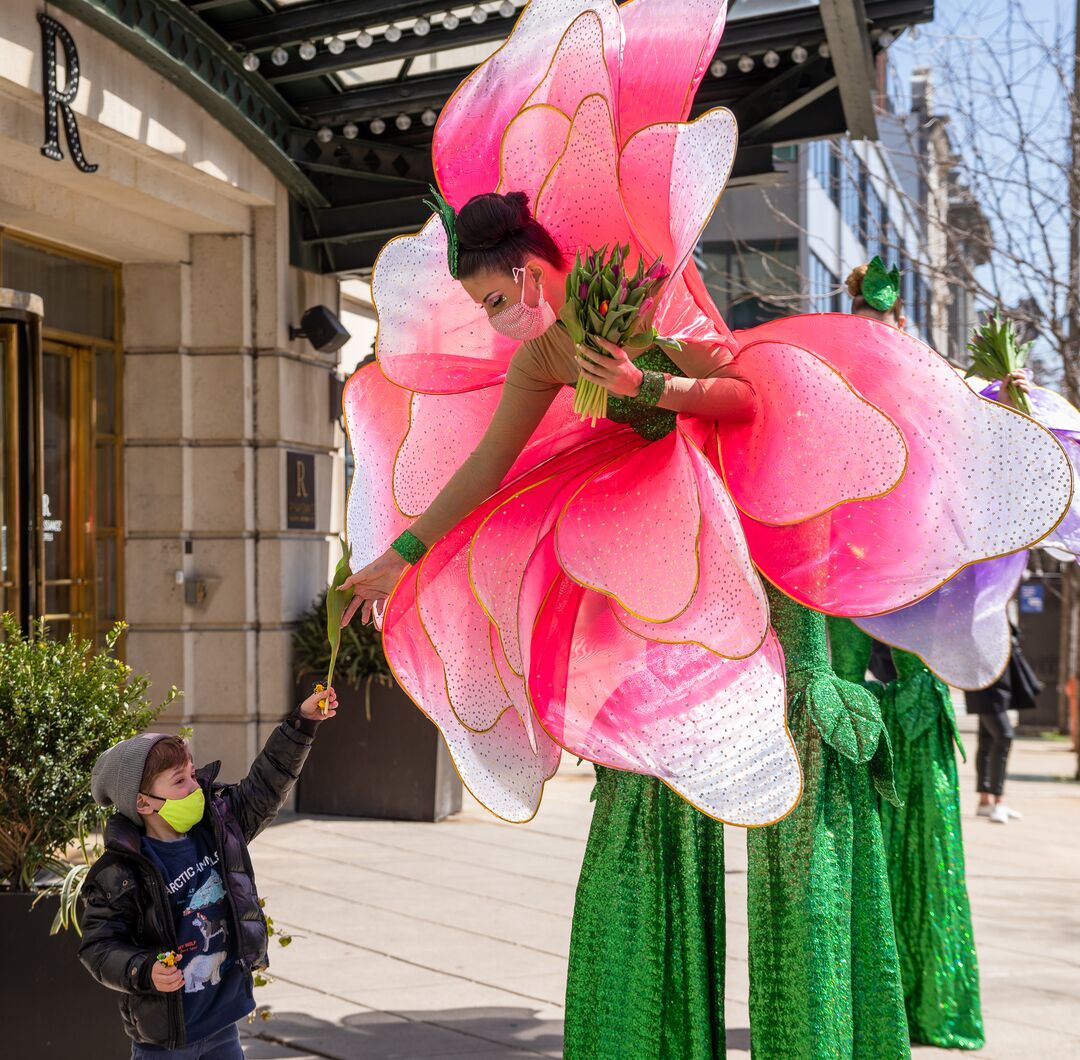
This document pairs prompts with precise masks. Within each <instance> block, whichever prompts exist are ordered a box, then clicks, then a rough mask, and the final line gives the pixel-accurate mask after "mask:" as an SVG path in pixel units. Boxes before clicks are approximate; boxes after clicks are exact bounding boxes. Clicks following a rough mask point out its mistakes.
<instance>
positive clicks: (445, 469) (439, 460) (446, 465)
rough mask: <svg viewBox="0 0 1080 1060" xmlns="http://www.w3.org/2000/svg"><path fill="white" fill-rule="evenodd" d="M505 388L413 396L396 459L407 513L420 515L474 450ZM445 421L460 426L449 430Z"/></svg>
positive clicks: (398, 491) (399, 494) (397, 492)
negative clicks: (407, 425)
mask: <svg viewBox="0 0 1080 1060" xmlns="http://www.w3.org/2000/svg"><path fill="white" fill-rule="evenodd" d="M501 391H502V388H501V387H488V388H487V389H485V390H477V391H472V392H470V393H467V394H449V395H436V394H413V395H412V400H411V402H410V408H409V433H408V434H407V435H406V436H405V439H404V441H403V442H402V444H401V448H400V449H399V450H398V452H397V457H396V459H395V461H394V497H395V499H396V501H397V506H398V507H399V508H400V509H401V511H403V512H404V513H405V514H406V515H410V516H412V518H414V519H415V518H416V517H417V516H419V515H421V514H422V513H423V511H424V510H425V509H426V508H427V506H428V505H429V504H430V503H431V502H432V501H433V500H434V499H435V497H436V495H437V494H438V492H439V490H441V489H442V488H443V486H445V485H446V483H447V482H448V481H449V479H450V476H451V475H453V473H454V472H455V471H457V469H458V468H459V467H461V465H462V464H463V463H464V461H465V458H466V457H467V456H468V455H469V454H470V453H471V452H472V451H473V450H474V449H475V448H476V445H477V443H478V442H479V441H480V438H481V436H482V434H483V430H484V426H485V425H486V424H488V423H490V422H491V417H492V414H493V413H494V412H495V406H496V405H498V403H499V397H500V395H501ZM447 423H454V424H456V425H457V428H458V429H457V430H453V431H448V430H447V429H446V425H447Z"/></svg>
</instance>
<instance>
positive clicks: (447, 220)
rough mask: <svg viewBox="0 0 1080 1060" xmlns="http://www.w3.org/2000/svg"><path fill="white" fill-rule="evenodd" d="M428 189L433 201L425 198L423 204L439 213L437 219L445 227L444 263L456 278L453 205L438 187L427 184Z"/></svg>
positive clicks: (454, 215)
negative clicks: (440, 192)
mask: <svg viewBox="0 0 1080 1060" xmlns="http://www.w3.org/2000/svg"><path fill="white" fill-rule="evenodd" d="M428 189H429V190H430V191H431V194H432V197H433V198H434V199H435V201H434V202H431V201H430V200H428V199H425V200H424V205H425V206H430V207H431V209H432V210H433V211H434V212H435V213H437V214H438V215H439V220H440V221H442V226H443V228H445V229H446V263H447V265H448V266H449V267H450V275H451V276H453V277H454V279H455V280H456V279H457V278H458V234H457V214H456V213H455V212H454V208H453V206H451V205H450V203H448V202H447V201H446V200H445V199H444V198H443V197H442V196H441V195H440V194H439V190H438V188H436V187H435V186H434V185H433V184H429V185H428Z"/></svg>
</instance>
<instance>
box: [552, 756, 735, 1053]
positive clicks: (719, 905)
mask: <svg viewBox="0 0 1080 1060" xmlns="http://www.w3.org/2000/svg"><path fill="white" fill-rule="evenodd" d="M593 797H594V798H595V800H596V808H595V810H594V811H593V819H592V827H591V829H590V831H589V843H588V846H587V847H586V850H585V863H584V865H583V866H582V869H581V879H580V881H579V883H578V889H577V901H576V903H575V905H574V928H573V934H572V936H571V940H570V970H569V975H568V979H567V987H566V1030H565V1043H564V1055H565V1056H566V1057H567V1058H568V1060H714V1058H717V1057H722V1056H724V1051H725V1047H724V955H725V949H724V836H723V827H722V825H720V824H719V823H718V822H716V821H713V820H711V819H710V818H708V817H706V816H705V815H704V814H703V813H699V812H698V811H697V810H695V809H694V808H693V807H692V806H690V805H689V804H688V803H686V802H684V801H683V799H681V798H680V797H679V796H678V795H676V794H675V793H674V792H673V791H671V790H670V789H669V788H666V787H665V786H664V785H663V784H661V783H660V781H658V780H655V779H654V778H652V777H646V776H641V775H639V774H637V773H623V772H618V771H616V770H613V769H602V768H598V769H597V782H596V789H595V791H594V796H593Z"/></svg>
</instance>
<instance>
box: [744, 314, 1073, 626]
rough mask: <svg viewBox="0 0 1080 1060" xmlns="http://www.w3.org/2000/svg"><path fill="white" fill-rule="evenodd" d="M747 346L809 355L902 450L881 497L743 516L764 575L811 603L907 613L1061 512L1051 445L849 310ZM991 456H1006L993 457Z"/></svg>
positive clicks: (1064, 494)
mask: <svg viewBox="0 0 1080 1060" xmlns="http://www.w3.org/2000/svg"><path fill="white" fill-rule="evenodd" d="M739 338H740V340H741V341H742V342H743V343H745V344H749V343H753V342H758V341H767V342H778V343H790V344H792V345H796V346H801V347H803V348H805V349H809V350H813V351H814V352H815V353H816V354H817V355H818V356H819V357H821V358H822V359H823V360H824V361H825V362H826V363H827V364H829V365H830V366H831V367H832V368H834V369H835V370H836V371H838V372H839V373H840V374H841V375H842V376H843V377H844V378H845V379H846V380H847V381H848V382H849V383H850V384H851V385H852V386H853V387H854V388H855V389H856V390H857V391H858V392H859V394H861V395H862V396H863V397H864V398H865V399H866V400H867V401H869V402H870V403H871V404H873V405H874V406H876V407H877V408H878V409H880V410H881V411H882V412H883V413H885V415H886V416H888V417H889V418H890V419H891V420H892V421H893V422H894V423H895V424H896V425H897V426H898V427H899V428H900V431H901V433H902V434H903V436H904V442H905V444H906V445H907V449H908V464H907V469H906V471H905V473H904V477H903V479H902V481H901V482H900V484H899V485H898V486H897V487H896V488H895V489H894V490H892V491H891V492H889V493H887V494H886V495H885V496H884V497H881V498H878V499H875V500H868V501H856V502H853V503H851V504H844V505H841V506H840V507H839V508H835V509H833V510H832V511H830V512H828V513H826V514H824V515H822V516H819V517H818V518H816V519H809V520H806V521H804V522H801V523H798V524H796V525H794V526H790V527H775V526H765V525H764V524H762V523H760V522H756V521H754V520H752V519H749V518H744V519H743V527H744V529H745V531H746V536H747V540H748V541H749V542H750V550H751V552H752V553H753V556H754V560H755V562H756V563H757V564H758V566H759V568H760V569H761V570H762V571H763V572H764V574H765V575H766V577H767V578H768V579H769V580H770V581H771V582H772V583H773V584H775V585H778V586H780V588H781V589H783V591H784V592H785V593H787V594H788V595H790V596H792V597H794V598H795V599H797V600H799V601H801V602H803V603H805V604H807V605H808V606H812V607H814V608H817V609H819V610H822V611H827V612H829V613H830V614H841V615H864V616H865V615H872V614H879V613H881V612H884V611H889V610H893V609H895V608H897V607H904V606H906V605H908V604H911V603H914V602H915V601H916V600H919V599H921V598H922V597H923V596H926V595H927V594H928V593H930V592H933V590H934V589H936V588H938V587H939V586H940V585H942V584H943V583H944V582H945V581H946V580H947V579H949V578H951V577H952V576H953V575H955V574H956V573H958V572H959V571H960V570H961V569H962V568H963V567H964V566H966V565H967V564H969V563H973V562H976V561H979V560H984V559H989V558H991V557H993V556H1000V555H1005V554H1006V553H1009V552H1015V551H1017V550H1018V549H1022V548H1026V547H1028V546H1029V545H1031V544H1032V543H1033V542H1035V541H1037V540H1039V538H1041V537H1042V536H1043V535H1045V534H1047V533H1049V532H1050V531H1051V530H1052V529H1053V528H1054V526H1055V525H1056V524H1057V522H1058V520H1059V519H1060V518H1061V517H1062V514H1063V513H1064V511H1065V510H1066V508H1067V506H1068V504H1069V500H1070V497H1071V472H1070V468H1069V463H1068V460H1067V459H1066V457H1065V454H1064V452H1063V451H1062V449H1061V446H1060V445H1059V444H1058V443H1057V442H1056V441H1055V439H1054V437H1053V436H1052V435H1051V434H1050V433H1049V432H1048V431H1047V430H1045V429H1044V428H1043V427H1040V426H1039V424H1037V423H1036V422H1035V421H1034V420H1031V419H1028V418H1027V417H1025V416H1022V415H1021V414H1020V413H1018V412H1015V411H1013V410H1012V409H1008V408H1005V407H1004V406H1003V405H999V404H997V403H996V402H993V401H987V400H985V399H983V398H980V397H979V396H978V395H977V394H974V393H973V392H972V391H971V390H970V389H969V388H968V387H967V385H966V384H965V383H964V381H963V379H962V378H961V377H960V375H959V374H958V373H957V372H956V371H955V370H954V369H953V368H952V366H951V365H950V364H949V363H948V361H946V360H945V359H944V358H943V357H941V356H939V355H938V354H937V353H935V352H934V351H933V350H931V349H930V348H929V347H928V346H925V345H924V344H923V343H921V342H920V341H919V340H918V339H916V338H914V337H912V336H910V335H906V334H904V333H903V332H901V331H898V330H897V329H896V328H893V327H891V326H889V325H887V324H882V323H879V322H877V321H874V320H867V319H865V318H862V317H856V316H849V315H846V314H842V313H826V314H815V315H810V316H796V317H786V318H784V319H781V320H776V321H771V322H770V323H768V324H763V325H762V326H760V327H757V328H754V329H752V330H751V331H747V332H742V333H740V335H739ZM997 453H1008V454H1009V459H1008V460H1007V461H1001V460H997V459H990V458H988V456H987V454H997ZM808 456H809V454H808ZM817 456H819V457H820V458H822V459H826V460H828V459H830V458H831V453H828V452H820V451H819V452H818V453H817ZM792 485H793V488H795V487H796V486H797V485H798V480H793V484H792Z"/></svg>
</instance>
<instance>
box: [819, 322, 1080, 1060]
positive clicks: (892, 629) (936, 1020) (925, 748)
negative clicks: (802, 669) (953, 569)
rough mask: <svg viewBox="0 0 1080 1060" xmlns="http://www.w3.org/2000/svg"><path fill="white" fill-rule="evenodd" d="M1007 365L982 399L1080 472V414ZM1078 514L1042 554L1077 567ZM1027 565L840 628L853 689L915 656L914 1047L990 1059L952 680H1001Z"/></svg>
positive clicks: (893, 863) (904, 674) (904, 869)
mask: <svg viewBox="0 0 1080 1060" xmlns="http://www.w3.org/2000/svg"><path fill="white" fill-rule="evenodd" d="M1009 331H1010V329H1009V328H1008V326H1007V325H1006V328H1004V329H1001V328H1000V323H999V322H998V321H997V320H996V318H995V320H994V321H992V322H991V324H990V325H988V326H987V328H985V329H983V336H984V337H985V335H986V334H987V333H989V334H990V335H991V337H996V338H1000V337H1001V336H1002V335H1004V336H1006V339H1007V338H1008V333H1009ZM976 341H978V339H977V340H976ZM1005 344H1006V346H1007V345H1008V344H1009V343H1008V341H1006V343H1005ZM1001 365H1002V366H1001V377H1000V378H999V379H997V380H995V381H994V382H993V383H991V384H990V385H989V386H987V387H986V388H985V389H984V390H983V391H982V394H983V396H985V397H987V398H996V399H998V400H1001V401H1003V402H1006V403H1008V404H1010V405H1014V403H1017V402H1022V403H1023V411H1024V412H1026V413H1028V414H1031V415H1034V416H1035V418H1036V419H1038V420H1039V422H1041V423H1042V424H1043V425H1044V426H1046V427H1047V428H1048V429H1050V430H1051V431H1052V432H1053V433H1054V434H1055V436H1056V437H1057V438H1058V440H1059V442H1060V443H1061V445H1062V447H1063V449H1064V450H1065V452H1066V454H1067V455H1068V457H1069V459H1070V462H1071V463H1072V464H1073V466H1074V467H1075V466H1076V465H1077V464H1080V413H1077V412H1076V410H1075V409H1073V408H1072V407H1071V406H1070V405H1068V404H1067V403H1066V402H1064V401H1063V400H1062V399H1061V398H1059V397H1058V396H1057V395H1055V394H1053V393H1051V392H1049V391H1046V390H1043V389H1041V388H1032V387H1030V385H1029V384H1028V382H1027V379H1026V376H1025V374H1024V372H1023V370H1022V361H1021V362H1020V363H1019V365H1016V364H1014V363H1013V358H1012V357H1011V356H1009V355H1006V356H1005V357H1004V358H1003V359H1002V362H1001ZM1078 504H1080V496H1078V495H1077V494H1076V493H1075V492H1074V495H1073V502H1072V504H1071V505H1070V507H1069V510H1068V512H1067V513H1066V515H1065V517H1064V518H1063V520H1062V521H1061V523H1060V524H1059V525H1058V526H1057V527H1056V528H1055V529H1054V530H1053V532H1052V533H1051V534H1050V535H1049V536H1048V537H1047V538H1044V539H1043V541H1042V542H1041V543H1040V544H1041V547H1046V548H1050V549H1052V550H1053V551H1054V552H1055V554H1057V555H1062V554H1064V555H1065V556H1068V557H1070V558H1071V557H1073V556H1075V555H1076V554H1077V553H1078V552H1080V514H1078V513H1077V505H1078ZM1026 563H1027V551H1026V550H1023V551H1020V552H1017V553H1014V554H1012V555H1008V556H1004V557H1002V558H1000V559H992V560H987V561H984V562H982V563H977V564H973V565H972V566H970V567H968V568H967V569H966V570H964V571H963V572H961V573H960V574H959V575H958V576H957V577H956V578H954V579H952V580H951V581H950V582H949V583H948V584H946V585H945V586H944V587H943V588H941V589H940V590H938V591H937V592H935V593H932V594H931V595H930V596H928V597H926V598H924V599H923V600H921V601H919V602H918V603H917V604H915V605H913V606H911V607H907V608H903V609H901V610H898V611H895V612H893V613H891V614H887V615H881V616H878V617H875V618H863V619H858V620H857V626H856V625H855V624H852V623H851V622H847V621H844V620H840V621H837V620H833V621H831V622H830V634H831V637H832V646H833V659H834V664H835V665H836V667H837V672H841V669H844V671H845V673H846V675H847V676H848V677H849V678H850V679H854V676H853V675H854V674H855V673H856V672H857V673H858V674H859V679H861V677H862V675H863V674H865V672H866V666H867V662H868V660H869V654H870V634H873V635H874V636H876V637H879V638H881V639H884V640H886V641H887V642H891V643H893V644H894V645H904V646H907V647H910V648H912V649H913V651H904V650H903V648H901V647H893V649H892V656H893V660H894V662H895V664H896V669H897V677H896V680H894V681H892V682H890V683H889V685H888V686H886V687H884V688H881V694H882V712H883V715H884V718H885V724H886V727H887V728H888V730H889V733H890V736H891V739H892V744H893V751H894V759H895V762H896V789H897V794H898V796H899V798H900V805H899V806H895V805H891V804H888V803H884V802H883V803H882V806H881V819H882V830H883V834H884V840H885V846H886V851H887V855H888V862H889V880H890V890H891V894H892V903H893V910H894V918H895V923H896V935H897V945H898V949H899V955H900V963H901V971H902V975H903V981H904V995H905V1002H906V1007H907V1015H908V1024H909V1028H910V1033H911V1040H912V1041H913V1042H918V1043H922V1044H927V1045H936V1046H939V1047H942V1048H956V1049H979V1048H981V1047H982V1045H983V1044H984V1040H985V1036H984V1031H983V1022H982V1012H981V1006H980V1001H979V974H978V961H977V957H976V952H975V944H974V939H973V932H972V925H971V911H970V904H969V901H968V895H967V886H966V882H965V870H964V851H963V840H962V835H961V821H960V794H959V788H958V777H957V770H956V757H955V751H954V746H955V747H958V748H959V749H960V752H961V754H963V753H964V749H963V745H962V743H961V740H960V736H959V733H958V732H957V728H956V720H955V715H954V711H953V706H952V699H951V696H950V693H949V688H948V685H947V684H946V683H945V682H944V681H943V680H942V679H941V676H944V677H947V678H948V679H949V681H950V683H953V684H956V685H958V686H959V687H967V688H973V687H979V686H981V685H985V684H987V683H989V682H991V681H993V680H994V679H996V677H997V675H998V674H999V673H1000V672H1001V670H1002V669H1003V668H1004V666H1005V665H1006V664H1007V662H1008V658H1009V626H1008V618H1007V615H1006V604H1007V602H1008V600H1009V599H1010V598H1011V597H1012V595H1013V594H1014V592H1015V591H1016V586H1017V584H1018V582H1019V580H1020V577H1021V575H1022V573H1023V570H1024V567H1025V566H1026ZM857 627H858V628H857ZM864 631H866V632H864ZM915 651H917V652H919V653H920V654H915V653H914V652H915ZM920 655H921V656H922V657H920ZM838 660H839V661H838ZM928 664H929V665H928ZM939 674H940V675H941V676H938V675H939Z"/></svg>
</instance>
